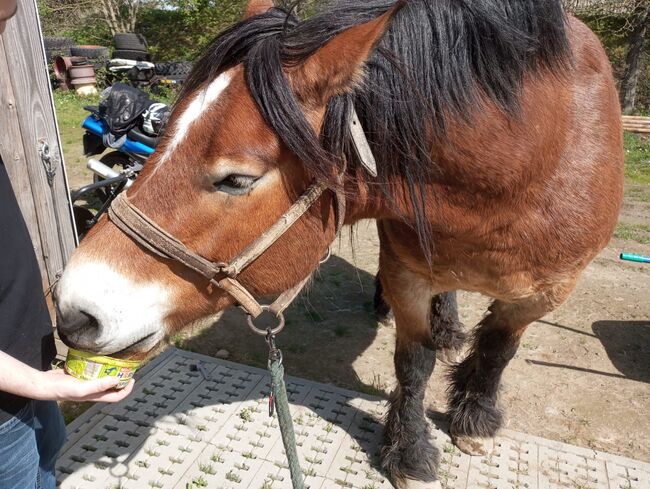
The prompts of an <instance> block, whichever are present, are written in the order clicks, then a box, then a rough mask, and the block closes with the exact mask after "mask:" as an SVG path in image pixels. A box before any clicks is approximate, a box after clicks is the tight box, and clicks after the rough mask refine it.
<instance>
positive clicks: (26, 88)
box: [3, 0, 76, 284]
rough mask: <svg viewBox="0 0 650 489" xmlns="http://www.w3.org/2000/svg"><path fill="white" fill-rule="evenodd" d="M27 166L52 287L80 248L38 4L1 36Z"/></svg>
mask: <svg viewBox="0 0 650 489" xmlns="http://www.w3.org/2000/svg"><path fill="white" fill-rule="evenodd" d="M3 41H4V51H5V61H6V63H7V66H6V68H7V69H8V71H9V77H10V80H11V85H12V87H13V95H14V97H15V103H16V113H17V116H18V122H19V126H20V134H21V139H22V144H23V148H24V154H25V159H24V161H25V163H26V166H27V172H28V174H29V180H30V182H31V188H32V193H33V199H34V208H35V214H36V220H37V223H38V229H39V233H40V237H41V243H42V256H43V262H44V266H45V272H46V274H47V278H48V283H49V284H52V283H53V282H54V281H55V280H56V279H57V277H58V276H59V275H60V273H61V271H62V270H63V267H64V265H65V263H66V262H67V260H68V257H69V255H70V253H71V252H72V250H73V249H74V247H75V245H76V236H75V232H74V222H73V219H72V210H71V206H70V202H69V196H68V185H67V179H66V175H65V168H64V166H63V155H62V154H61V149H60V148H61V143H60V141H59V135H58V128H57V123H56V116H55V114H54V104H53V100H52V93H51V87H50V80H49V77H48V73H47V66H46V62H45V52H44V49H43V44H42V36H41V32H40V22H39V19H38V13H37V9H36V3H35V1H34V0H20V1H19V7H18V12H17V14H16V16H15V17H14V18H12V19H11V20H10V21H9V22H8V23H7V28H6V30H5V33H4V34H3ZM43 143H47V144H48V146H49V150H50V155H51V158H52V163H53V168H54V169H55V171H56V173H55V176H54V179H53V181H52V185H51V186H50V184H49V183H48V179H47V175H46V172H45V168H44V165H43V162H42V159H41V155H40V153H39V150H40V149H41V148H42V145H43Z"/></svg>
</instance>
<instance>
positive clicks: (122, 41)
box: [113, 32, 151, 61]
mask: <svg viewBox="0 0 650 489" xmlns="http://www.w3.org/2000/svg"><path fill="white" fill-rule="evenodd" d="M113 46H114V47H115V49H114V50H113V59H116V58H119V59H129V60H133V61H150V59H151V56H149V46H148V45H147V40H146V39H145V38H144V36H143V35H142V34H135V33H133V32H126V33H122V34H115V35H114V36H113Z"/></svg>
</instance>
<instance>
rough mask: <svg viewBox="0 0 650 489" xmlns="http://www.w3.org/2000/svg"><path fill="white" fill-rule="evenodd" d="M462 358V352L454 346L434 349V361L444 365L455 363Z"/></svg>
mask: <svg viewBox="0 0 650 489" xmlns="http://www.w3.org/2000/svg"><path fill="white" fill-rule="evenodd" d="M462 359H463V354H462V352H461V351H460V350H457V349H455V348H442V349H440V350H436V361H438V362H440V363H444V364H445V365H456V364H457V363H460V361H461V360H462Z"/></svg>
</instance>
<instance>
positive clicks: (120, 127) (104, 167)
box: [71, 83, 170, 239]
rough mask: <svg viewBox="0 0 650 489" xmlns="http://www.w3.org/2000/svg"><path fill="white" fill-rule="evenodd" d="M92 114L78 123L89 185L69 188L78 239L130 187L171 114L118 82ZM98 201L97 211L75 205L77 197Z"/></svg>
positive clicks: (152, 150)
mask: <svg viewBox="0 0 650 489" xmlns="http://www.w3.org/2000/svg"><path fill="white" fill-rule="evenodd" d="M84 109H85V110H87V111H88V112H90V114H89V115H88V116H87V117H86V118H85V119H84V121H83V123H82V127H83V128H84V129H85V130H86V132H85V133H84V136H83V147H84V155H85V156H87V157H91V156H97V155H102V154H103V153H105V151H106V150H107V149H109V148H110V149H113V150H114V151H111V152H109V153H106V154H103V155H102V156H101V158H99V159H96V158H89V159H88V163H87V167H88V168H89V169H90V170H91V171H92V172H93V183H91V184H88V185H85V186H84V187H81V188H79V189H77V190H75V191H73V192H71V200H72V202H73V211H74V217H75V223H76V225H77V232H78V234H79V239H82V238H83V236H85V234H86V233H87V232H88V231H89V230H90V229H91V228H92V227H93V226H94V225H95V224H96V223H97V221H98V220H99V218H100V217H101V216H102V215H103V214H104V213H105V212H106V211H107V210H108V208H109V207H110V205H111V202H112V201H113V200H114V199H115V197H117V195H118V194H119V193H120V192H122V191H123V190H125V189H127V188H129V187H130V186H131V185H132V184H133V182H134V181H135V179H136V178H137V176H138V175H139V174H140V172H141V171H142V169H143V167H144V164H145V162H146V160H147V158H148V157H149V156H151V155H152V154H153V153H154V151H155V150H156V146H157V145H158V140H159V138H160V134H161V132H162V128H163V126H164V124H165V122H166V121H167V118H168V117H169V112H170V109H169V107H168V106H167V105H165V104H161V103H159V102H155V101H153V100H151V99H149V97H148V95H147V94H146V93H144V92H142V91H141V90H138V89H137V88H134V87H131V86H129V85H124V84H121V83H117V84H115V85H113V86H112V87H109V88H108V89H106V90H105V91H104V93H102V97H101V100H100V103H99V106H97V107H95V106H87V107H84ZM92 197H95V198H96V199H97V200H98V201H99V207H98V209H97V212H96V213H94V214H93V213H92V212H91V211H90V210H88V209H87V208H85V207H82V206H81V205H79V204H76V202H78V201H79V200H80V199H86V200H88V199H92Z"/></svg>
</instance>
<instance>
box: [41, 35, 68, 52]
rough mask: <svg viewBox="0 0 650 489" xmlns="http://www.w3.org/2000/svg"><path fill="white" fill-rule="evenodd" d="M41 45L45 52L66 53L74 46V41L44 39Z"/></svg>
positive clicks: (64, 38)
mask: <svg viewBox="0 0 650 489" xmlns="http://www.w3.org/2000/svg"><path fill="white" fill-rule="evenodd" d="M43 45H44V46H45V50H46V51H64V52H66V51H68V52H69V50H70V48H71V47H72V46H74V41H73V40H72V39H70V38H68V37H44V38H43Z"/></svg>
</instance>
